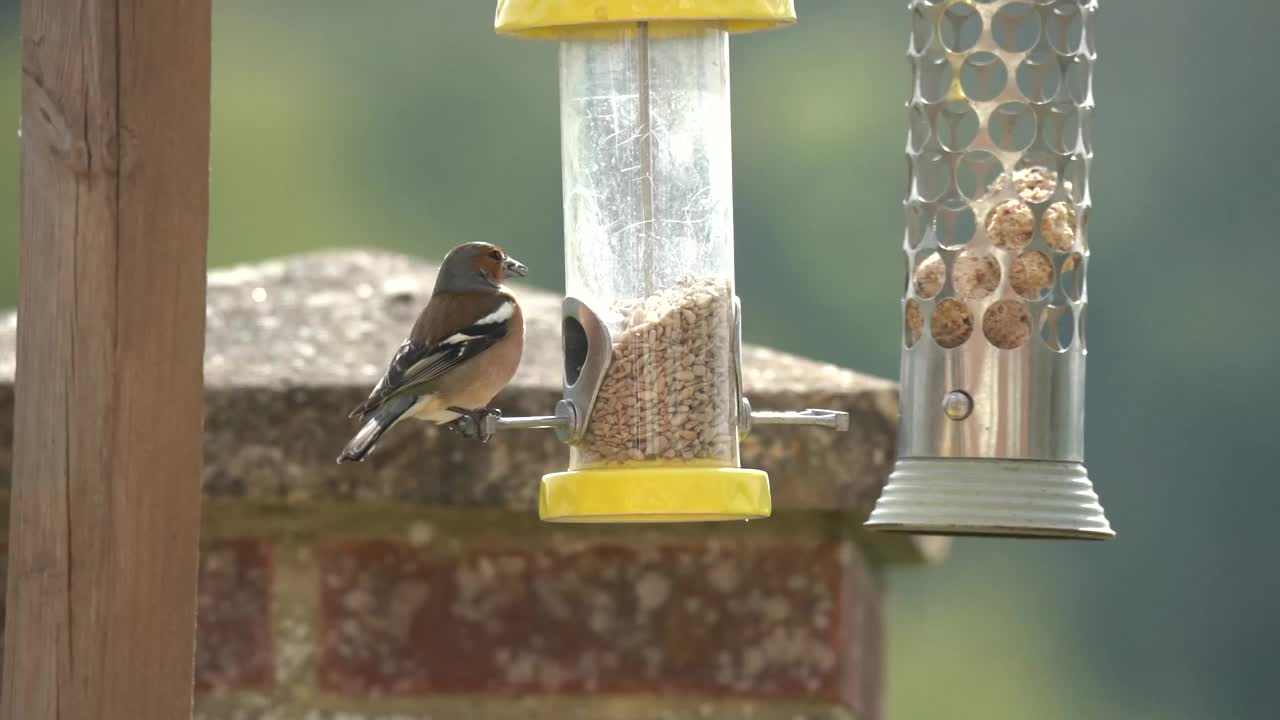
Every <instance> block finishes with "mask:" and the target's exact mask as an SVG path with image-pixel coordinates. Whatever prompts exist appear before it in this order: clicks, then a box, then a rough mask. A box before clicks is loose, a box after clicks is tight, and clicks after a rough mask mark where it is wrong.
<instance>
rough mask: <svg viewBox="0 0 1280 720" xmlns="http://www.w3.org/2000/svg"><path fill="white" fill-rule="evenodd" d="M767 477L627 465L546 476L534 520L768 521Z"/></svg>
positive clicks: (757, 473)
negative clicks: (537, 518) (538, 518)
mask: <svg viewBox="0 0 1280 720" xmlns="http://www.w3.org/2000/svg"><path fill="white" fill-rule="evenodd" d="M771 512H773V502H772V500H771V499H770V497H769V475H768V474H767V473H765V472H764V471H762V470H748V469H744V468H736V467H689V466H685V465H681V466H678V467H672V466H667V465H633V466H629V467H620V468H593V469H590V470H570V471H568V472H559V473H551V474H550V475H545V476H543V478H542V490H541V492H540V493H539V494H538V516H539V517H541V518H542V519H543V520H547V521H550V522H576V523H659V522H663V523H667V522H707V521H713V520H755V519H759V518H766V517H769V514H770V513H771Z"/></svg>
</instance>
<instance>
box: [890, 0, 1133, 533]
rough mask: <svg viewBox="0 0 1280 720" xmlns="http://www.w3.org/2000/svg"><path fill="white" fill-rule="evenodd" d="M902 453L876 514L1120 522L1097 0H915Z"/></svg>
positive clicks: (945, 521)
mask: <svg viewBox="0 0 1280 720" xmlns="http://www.w3.org/2000/svg"><path fill="white" fill-rule="evenodd" d="M910 9H911V16H912V33H911V46H910V50H909V55H910V58H911V62H912V67H913V70H914V72H913V83H912V90H911V98H910V101H909V103H908V106H909V110H908V114H909V132H908V143H907V155H908V158H909V160H910V183H909V187H908V192H907V197H906V201H905V206H906V225H907V227H906V237H905V239H904V250H905V253H906V260H907V287H906V293H905V297H904V298H903V310H904V312H903V317H904V332H903V349H902V390H901V392H902V426H901V434H900V437H899V448H898V455H899V459H898V464H897V467H896V468H895V472H894V474H893V476H892V477H891V478H890V481H889V484H888V486H887V487H886V489H885V492H884V494H883V495H882V497H881V498H880V501H879V502H878V503H877V506H876V509H875V512H874V513H873V514H872V516H871V519H870V521H869V523H868V524H869V525H870V526H872V527H879V528H883V529H891V530H909V531H919V532H944V533H956V534H995V535H1037V536H1062V537H1093V538H1103V537H1110V536H1111V535H1112V531H1111V528H1110V526H1109V524H1108V523H1107V520H1106V517H1105V516H1104V514H1103V511H1102V508H1101V506H1100V505H1099V504H1098V502H1097V496H1096V495H1095V494H1094V493H1093V490H1092V486H1091V484H1090V482H1089V480H1088V476H1087V473H1086V472H1085V470H1084V467H1083V464H1082V463H1083V461H1084V382H1085V362H1084V360H1085V352H1086V348H1087V336H1086V332H1085V318H1086V306H1087V302H1088V298H1087V292H1086V284H1085V271H1086V268H1087V266H1088V257H1089V249H1088V220H1089V206H1090V196H1089V186H1088V181H1089V163H1090V161H1091V158H1092V150H1091V147H1090V134H1089V133H1090V125H1091V121H1092V114H1093V96H1092V72H1093V64H1094V60H1095V58H1096V51H1095V47H1094V35H1093V26H1094V16H1095V14H1096V11H1097V2H1096V0H1035V1H1031V0H1026V1H1022V2H1014V1H1012V0H986V1H983V0H933V1H929V0H915V1H914V2H912V3H911V6H910Z"/></svg>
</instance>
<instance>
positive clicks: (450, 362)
mask: <svg viewBox="0 0 1280 720" xmlns="http://www.w3.org/2000/svg"><path fill="white" fill-rule="evenodd" d="M428 312H430V308H429V309H428ZM514 312H515V301H514V300H513V299H511V298H510V297H505V296H504V297H502V298H501V300H500V301H499V302H498V303H496V307H495V308H494V309H493V310H492V311H490V312H489V313H487V314H486V315H484V316H483V317H481V318H480V319H479V320H477V321H475V322H473V323H471V324H470V325H467V326H465V327H462V328H458V329H457V330H455V331H453V332H451V333H449V334H448V335H446V336H444V337H442V338H440V339H439V340H436V341H434V342H424V341H422V340H419V339H415V337H414V335H420V333H419V332H417V331H418V328H415V332H414V334H413V335H411V336H410V337H409V338H408V339H407V340H405V341H404V342H403V343H401V345H400V348H399V349H398V350H397V351H396V354H395V356H394V357H393V358H392V359H391V364H390V366H389V367H388V368H387V372H386V374H385V375H383V376H382V379H381V380H379V381H378V384H377V385H376V386H374V388H373V392H371V393H370V394H369V398H368V399H367V400H365V401H364V402H363V403H361V404H360V405H359V406H357V407H356V408H355V409H354V410H352V411H351V417H357V416H364V415H367V414H368V413H369V412H371V411H373V410H375V409H377V408H378V407H379V406H381V405H382V404H383V403H385V402H386V401H387V400H389V399H391V398H393V397H396V396H399V395H405V394H409V393H414V394H422V393H426V392H430V391H431V386H432V384H433V383H434V382H435V381H437V380H439V379H440V378H441V377H443V376H444V375H445V374H446V373H448V372H449V371H450V370H452V369H453V368H455V367H457V366H459V365H461V364H462V363H465V362H467V361H468V360H471V359H472V358H474V357H475V356H477V355H479V354H480V353H482V352H484V351H485V350H488V349H489V348H490V347H493V345H494V344H495V343H497V342H498V341H499V340H501V339H502V338H504V337H506V336H507V333H508V332H509V328H510V321H511V318H512V316H513V315H514Z"/></svg>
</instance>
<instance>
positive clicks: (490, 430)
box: [445, 407, 502, 444]
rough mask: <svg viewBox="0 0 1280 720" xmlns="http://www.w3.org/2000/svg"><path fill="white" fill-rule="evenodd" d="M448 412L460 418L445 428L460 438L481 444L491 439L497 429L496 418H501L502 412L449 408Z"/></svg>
mask: <svg viewBox="0 0 1280 720" xmlns="http://www.w3.org/2000/svg"><path fill="white" fill-rule="evenodd" d="M448 410H449V412H455V413H458V414H459V415H461V416H462V417H459V418H458V419H457V420H454V421H453V422H450V423H448V424H446V425H445V427H447V428H449V429H450V430H452V431H454V432H456V433H458V434H459V435H461V436H462V437H465V438H468V439H475V440H479V441H480V442H481V443H482V444H483V443H487V442H489V440H491V439H492V438H493V434H494V432H496V431H497V429H498V418H500V417H502V411H501V410H494V409H493V408H476V409H475V410H467V409H465V408H460V407H450V408H448Z"/></svg>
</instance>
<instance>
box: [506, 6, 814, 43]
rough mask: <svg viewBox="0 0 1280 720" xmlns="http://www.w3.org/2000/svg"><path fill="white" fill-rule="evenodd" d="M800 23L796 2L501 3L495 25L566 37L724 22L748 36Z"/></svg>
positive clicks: (529, 34)
mask: <svg viewBox="0 0 1280 720" xmlns="http://www.w3.org/2000/svg"><path fill="white" fill-rule="evenodd" d="M795 20H796V7H795V0H498V10H497V12H496V13H495V14H494V23H493V25H494V29H495V30H497V32H498V33H499V34H502V35H516V36H519V37H527V38H553V39H563V38H564V37H565V36H566V35H575V34H580V33H581V31H582V30H584V29H586V28H590V27H592V26H596V27H598V26H601V25H611V24H614V23H627V22H687V21H694V22H723V23H724V26H725V29H726V30H728V31H729V32H732V33H743V32H754V31H757V30H767V29H769V28H773V27H778V26H780V25H787V24H790V23H793V22H795Z"/></svg>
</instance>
